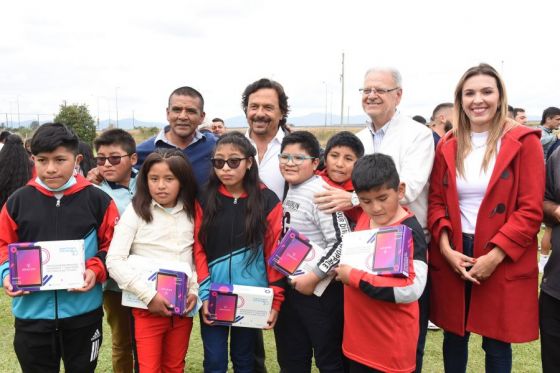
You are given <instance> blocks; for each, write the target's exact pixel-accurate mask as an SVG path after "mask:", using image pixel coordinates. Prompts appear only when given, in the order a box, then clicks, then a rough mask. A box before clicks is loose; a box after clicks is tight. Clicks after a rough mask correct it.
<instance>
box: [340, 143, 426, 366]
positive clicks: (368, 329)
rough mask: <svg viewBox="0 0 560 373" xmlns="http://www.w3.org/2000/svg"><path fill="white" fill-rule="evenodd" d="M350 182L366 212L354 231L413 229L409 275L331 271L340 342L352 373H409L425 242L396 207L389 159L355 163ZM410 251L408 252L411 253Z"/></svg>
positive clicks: (398, 195)
mask: <svg viewBox="0 0 560 373" xmlns="http://www.w3.org/2000/svg"><path fill="white" fill-rule="evenodd" d="M352 183H353V184H354V189H355V191H356V193H357V194H358V197H359V199H360V206H361V207H362V209H363V210H364V214H362V216H361V217H360V218H359V219H358V223H357V225H356V230H367V229H373V228H379V227H385V226H393V225H399V224H402V225H406V226H407V227H409V228H410V229H411V230H412V237H413V246H414V247H413V248H411V250H413V251H412V252H413V255H409V276H408V277H406V278H403V277H393V276H385V275H384V276H376V275H373V274H370V273H367V272H364V271H361V270H358V269H356V268H352V267H350V266H348V265H344V264H341V265H340V266H339V267H338V268H336V269H335V271H336V273H337V280H339V281H341V282H342V283H344V285H345V286H344V340H343V343H342V349H343V351H344V355H346V357H348V359H350V361H349V365H350V372H351V373H359V372H412V371H414V369H415V364H416V363H415V360H416V344H417V341H418V317H419V311H418V302H417V300H418V298H419V297H420V295H421V294H422V291H423V290H424V287H425V285H426V277H427V264H426V241H425V238H424V233H423V231H422V227H421V226H420V224H419V223H418V221H417V220H416V218H415V217H414V215H413V214H412V213H411V212H410V211H409V210H407V209H405V208H404V207H402V206H401V205H400V204H399V200H400V199H402V198H403V197H404V191H405V185H404V183H401V182H400V180H399V174H398V173H397V170H396V168H395V164H394V162H393V160H392V159H391V157H389V156H387V155H384V154H380V153H378V154H372V155H367V156H365V157H364V158H362V159H360V160H358V162H356V165H355V166H354V171H353V172H352ZM412 252H411V254H412Z"/></svg>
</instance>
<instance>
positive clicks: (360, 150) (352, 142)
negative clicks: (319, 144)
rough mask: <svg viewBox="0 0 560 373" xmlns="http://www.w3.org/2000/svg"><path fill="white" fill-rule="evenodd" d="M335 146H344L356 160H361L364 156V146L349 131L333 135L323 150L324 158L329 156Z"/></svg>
mask: <svg viewBox="0 0 560 373" xmlns="http://www.w3.org/2000/svg"><path fill="white" fill-rule="evenodd" d="M335 146H346V147H348V148H350V149H352V151H353V152H354V154H355V155H356V157H357V158H362V157H363V156H364V144H362V142H361V141H360V139H359V138H358V136H356V135H354V134H353V133H352V132H350V131H342V132H339V133H337V134H335V135H333V136H332V137H331V138H330V139H329V141H327V147H326V148H325V158H326V157H327V155H328V154H329V152H330V151H331V149H332V148H334V147H335Z"/></svg>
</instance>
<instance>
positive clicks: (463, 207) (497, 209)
mask: <svg viewBox="0 0 560 373" xmlns="http://www.w3.org/2000/svg"><path fill="white" fill-rule="evenodd" d="M454 118H455V123H454V129H453V131H451V132H450V133H448V134H447V135H446V136H445V137H444V138H443V139H442V141H440V143H439V145H438V148H437V150H436V158H435V163H434V167H433V171H432V175H431V179H430V195H429V211H428V226H429V228H430V231H431V234H432V240H431V246H430V251H429V258H430V275H431V296H430V297H431V302H430V306H431V312H430V320H432V321H433V322H434V323H435V324H437V325H438V326H440V327H441V328H443V329H444V342H443V356H444V366H445V371H446V372H465V371H466V367H467V358H468V340H469V334H470V332H474V333H477V334H480V335H482V336H483V342H482V348H483V349H484V351H485V352H486V371H487V372H510V371H511V361H512V358H511V344H510V343H512V342H515V343H519V342H528V341H532V340H535V339H537V338H538V306H537V282H538V281H537V280H538V269H537V232H538V231H539V227H540V224H541V221H542V204H543V194H544V180H545V179H544V163H543V153H542V147H541V145H540V140H539V138H540V133H539V131H537V130H533V129H530V128H528V127H525V126H521V125H518V124H517V123H516V122H513V121H511V120H510V119H508V118H507V96H506V91H505V87H504V84H503V82H502V80H501V78H500V76H499V75H498V73H497V72H496V70H494V68H492V67H491V66H489V65H486V64H480V65H478V66H475V67H472V68H470V69H469V70H467V72H466V73H465V74H464V75H463V77H462V78H461V80H460V81H459V83H458V85H457V88H456V90H455V107H454Z"/></svg>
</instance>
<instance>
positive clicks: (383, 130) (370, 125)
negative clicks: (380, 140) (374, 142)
mask: <svg viewBox="0 0 560 373" xmlns="http://www.w3.org/2000/svg"><path fill="white" fill-rule="evenodd" d="M399 115H400V114H399V112H398V111H395V115H393V117H392V118H391V119H389V121H388V122H387V123H385V125H384V126H383V127H381V128H380V129H379V130H377V131H376V130H375V129H374V126H373V122H372V121H371V120H368V121H367V124H368V126H367V128H368V129H369V132H371V134H372V135H373V136H379V135H381V137H383V136H385V134H386V133H387V130H388V128H389V126H390V125H391V123H394V122H395V121H396V120H397V119H398V117H399Z"/></svg>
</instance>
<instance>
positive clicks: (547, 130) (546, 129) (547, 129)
mask: <svg viewBox="0 0 560 373" xmlns="http://www.w3.org/2000/svg"><path fill="white" fill-rule="evenodd" d="M539 128H540V129H542V130H543V131H545V132H546V133H552V130H551V129H550V128H546V127H545V126H539Z"/></svg>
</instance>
